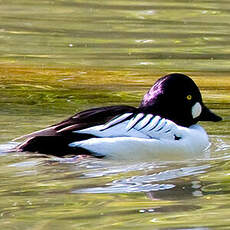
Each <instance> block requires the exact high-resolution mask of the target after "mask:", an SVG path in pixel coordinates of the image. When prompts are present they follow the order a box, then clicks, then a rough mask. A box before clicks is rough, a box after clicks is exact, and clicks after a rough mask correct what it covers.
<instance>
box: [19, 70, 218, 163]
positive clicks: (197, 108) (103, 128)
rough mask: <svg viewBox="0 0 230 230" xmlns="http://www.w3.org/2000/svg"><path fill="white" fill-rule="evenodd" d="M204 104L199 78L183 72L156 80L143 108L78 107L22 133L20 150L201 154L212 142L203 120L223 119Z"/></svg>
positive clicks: (144, 155)
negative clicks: (64, 116) (66, 115)
mask: <svg viewBox="0 0 230 230" xmlns="http://www.w3.org/2000/svg"><path fill="white" fill-rule="evenodd" d="M221 120H222V118H221V117H220V116H219V115H217V114H215V113H214V112H212V111H211V110H210V109H208V108H207V106H206V105H205V104H204V103H203V100H202V95H201V93H200V90H199V88H198V86H197V85H196V83H195V82H194V81H193V80H192V79H191V78H190V77H189V76H187V75H184V74H182V73H170V74H167V75H165V76H163V77H161V78H160V79H158V80H157V81H156V82H155V83H154V85H153V86H152V87H151V88H150V89H149V91H148V92H147V93H146V94H145V95H144V97H143V99H142V101H141V103H140V105H139V107H133V106H128V105H115V106H105V107H97V108H92V109H88V110H85V111H82V112H79V113H77V114H75V115H73V116H71V117H69V118H67V119H66V120H64V121H61V122H59V123H57V124H54V125H52V126H50V127H48V128H45V129H42V130H39V131H36V132H33V133H31V134H27V135H24V136H22V138H24V139H25V138H26V139H25V141H23V142H22V143H21V144H19V145H18V146H17V147H16V151H18V152H24V151H26V152H38V153H42V154H48V155H54V156H58V157H64V156H66V155H82V154H84V155H91V156H94V157H98V158H104V157H107V158H115V159H137V160H138V159H146V158H154V157H158V156H168V157H173V156H174V155H176V154H177V155H178V154H179V155H184V156H198V155H199V154H200V152H203V151H204V150H205V149H207V148H208V146H209V144H210V143H209V138H208V135H207V133H206V131H205V130H204V128H202V126H200V125H198V124H197V123H198V122H199V121H214V122H217V121H221Z"/></svg>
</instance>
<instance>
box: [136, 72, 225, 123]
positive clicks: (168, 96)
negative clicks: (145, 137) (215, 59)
mask: <svg viewBox="0 0 230 230" xmlns="http://www.w3.org/2000/svg"><path fill="white" fill-rule="evenodd" d="M139 108H140V109H141V110H142V111H143V112H148V113H152V114H155V115H160V116H161V117H164V118H167V119H170V120H172V121H174V122H175V123H176V124H178V125H182V126H186V127H188V126H190V125H192V124H195V123H197V122H198V121H220V120H222V118H221V117H220V116H218V115H216V114H215V113H213V112H211V111H210V110H209V109H208V108H207V107H206V106H205V105H204V103H203V101H202V96H201V93H200V90H199V88H198V87H197V85H196V84H195V82H194V81H193V80H192V79H191V78H189V77H188V76H186V75H184V74H179V73H173V74H169V75H166V76H164V77H162V78H160V79H159V80H157V81H156V82H155V84H154V85H153V87H152V88H151V89H150V90H149V91H148V92H147V93H146V94H145V96H144V98H143V100H142V102H141V105H140V107H139Z"/></svg>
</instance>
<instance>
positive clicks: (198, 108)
mask: <svg viewBox="0 0 230 230" xmlns="http://www.w3.org/2000/svg"><path fill="white" fill-rule="evenodd" d="M201 111H202V107H201V104H200V103H199V102H196V104H195V105H194V106H193V107H192V117H193V118H197V117H199V116H200V114H201Z"/></svg>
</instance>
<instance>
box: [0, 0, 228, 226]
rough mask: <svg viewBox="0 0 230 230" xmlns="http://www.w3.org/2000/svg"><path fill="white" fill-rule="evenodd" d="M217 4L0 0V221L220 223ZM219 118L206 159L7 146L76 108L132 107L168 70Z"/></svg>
mask: <svg viewBox="0 0 230 230" xmlns="http://www.w3.org/2000/svg"><path fill="white" fill-rule="evenodd" d="M229 10H230V8H229V3H228V1H224V0H220V1H218V2H216V1H212V0H210V1H185V0H181V1H179V0H178V1H170V0H167V1H147V0H145V1H125V0H124V1H109V2H108V1H102V0H100V1H90V0H87V1H77V0H66V1H61V0H54V1H45V0H42V1H28V0H27V1H25V0H22V1H15V0H11V1H5V0H0V88H1V90H0V105H1V109H0V127H1V128H0V130H1V131H0V152H1V154H0V178H1V179H0V200H1V201H0V224H1V227H2V229H6V230H8V229H9V230H11V229H30V230H31V229H33V230H41V229H46V230H52V229H55V230H58V229H62V230H65V229H68V230H71V229H80V230H81V229H110V230H111V229H122V230H123V229H141V230H143V229H146V230H147V229H199V230H200V229H202V230H203V229H205V230H206V229H228V228H229V225H230V221H229V205H230V200H229V191H230V185H229V168H230V165H229V157H230V132H229V127H230V123H229V118H230V117H229V114H230V105H229V99H230V95H229V89H230V81H229V72H230V69H229V66H230V65H229V64H230V63H229V37H230V36H229V35H230V34H229ZM172 71H178V72H183V73H187V74H189V75H190V76H192V77H193V79H194V80H195V82H196V83H197V84H198V85H199V87H200V89H201V91H202V94H203V97H204V101H205V103H206V104H207V105H208V107H209V108H211V109H213V110H214V111H215V112H216V113H217V114H219V115H221V116H222V117H223V118H224V120H223V121H222V122H219V123H211V122H203V123H202V126H204V128H205V129H206V130H207V132H208V133H209V136H210V140H211V142H212V145H211V157H210V158H206V159H204V158H202V157H201V158H200V159H195V160H189V159H188V160H183V161H178V160H175V159H166V160H164V161H163V160H162V161H155V160H154V159H150V160H149V161H147V162H116V161H109V160H106V159H92V158H64V159H60V158H55V157H50V156H44V155H40V154H28V153H7V150H8V149H9V148H11V147H13V146H15V145H16V144H17V143H16V142H12V141H11V140H12V139H14V138H15V137H18V136H20V135H23V134H26V133H29V132H32V131H35V130H38V129H41V128H44V127H47V126H48V125H51V124H53V123H56V122H58V121H61V120H63V119H65V118H66V117H68V116H70V115H72V114H74V113H75V112H77V111H81V110H83V109H87V108H91V107H96V106H103V105H115V104H129V105H133V106H137V105H138V104H139V102H140V100H141V98H142V96H143V94H144V93H145V92H146V91H147V90H148V89H149V87H151V85H152V84H153V83H154V81H155V80H156V79H157V78H158V77H159V76H162V75H164V74H166V73H168V72H172Z"/></svg>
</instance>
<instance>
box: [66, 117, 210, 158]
mask: <svg viewBox="0 0 230 230" xmlns="http://www.w3.org/2000/svg"><path fill="white" fill-rule="evenodd" d="M129 116H130V114H129V115H128V114H126V115H123V118H125V119H126V118H127V117H129ZM125 119H124V121H122V119H121V117H118V118H117V119H114V120H112V121H111V123H112V126H111V123H107V124H106V125H99V126H94V127H90V128H87V129H83V130H79V131H75V132H77V133H87V134H92V135H95V136H97V137H98V138H97V137H96V138H91V139H88V140H84V141H79V142H73V143H71V144H70V146H71V147H81V148H84V149H87V150H88V151H90V152H92V153H93V154H95V155H97V156H106V157H110V158H117V159H120V160H122V159H123V160H137V159H138V160H145V159H163V158H167V159H168V158H169V157H171V159H175V158H179V159H181V157H182V158H183V157H185V158H188V157H190V158H191V157H192V158H193V157H199V155H200V154H202V153H203V152H204V151H205V149H207V147H208V146H209V141H208V135H207V134H206V132H205V130H204V129H203V128H202V127H201V126H200V125H192V126H190V127H189V128H186V127H182V126H179V125H176V124H175V123H174V122H172V121H170V120H167V119H164V118H160V117H159V116H155V117H154V116H153V115H150V114H148V115H144V114H142V113H141V114H137V115H136V116H135V117H134V118H131V119H130V120H125ZM105 127H107V128H105Z"/></svg>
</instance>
